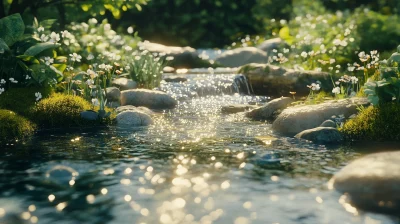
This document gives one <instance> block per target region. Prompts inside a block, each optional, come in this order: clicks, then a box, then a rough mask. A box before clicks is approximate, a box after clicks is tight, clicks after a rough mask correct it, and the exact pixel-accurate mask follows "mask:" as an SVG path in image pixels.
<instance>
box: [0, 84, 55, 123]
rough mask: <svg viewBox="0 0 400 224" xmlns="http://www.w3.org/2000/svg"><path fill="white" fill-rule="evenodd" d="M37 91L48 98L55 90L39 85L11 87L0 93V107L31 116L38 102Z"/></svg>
mask: <svg viewBox="0 0 400 224" xmlns="http://www.w3.org/2000/svg"><path fill="white" fill-rule="evenodd" d="M37 92H40V93H41V94H42V97H43V98H47V97H48V96H49V95H50V94H51V93H52V92H53V90H52V89H51V88H38V87H26V88H10V89H8V90H6V91H5V92H4V93H2V94H1V95H0V109H5V110H11V111H14V112H16V113H17V114H19V115H23V116H29V115H30V110H31V108H32V107H33V106H34V105H35V103H36V97H35V93H37Z"/></svg>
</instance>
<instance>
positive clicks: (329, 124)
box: [320, 120, 337, 128]
mask: <svg viewBox="0 0 400 224" xmlns="http://www.w3.org/2000/svg"><path fill="white" fill-rule="evenodd" d="M320 127H331V128H336V127H337V125H336V123H335V122H334V121H332V120H326V121H324V122H322V124H321V125H320Z"/></svg>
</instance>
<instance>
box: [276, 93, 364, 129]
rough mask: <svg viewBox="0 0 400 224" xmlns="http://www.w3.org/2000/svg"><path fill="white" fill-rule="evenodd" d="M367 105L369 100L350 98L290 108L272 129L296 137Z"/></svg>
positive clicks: (278, 118) (279, 117)
mask: <svg viewBox="0 0 400 224" xmlns="http://www.w3.org/2000/svg"><path fill="white" fill-rule="evenodd" d="M367 105H369V101H368V99H367V98H350V99H342V100H331V101H326V102H324V103H321V104H315V105H299V106H295V107H289V108H286V109H284V110H283V111H282V113H281V114H279V115H278V117H277V118H276V120H275V121H274V122H273V123H272V129H273V130H274V131H276V132H278V133H280V134H283V135H287V136H294V135H296V134H297V133H300V132H302V131H304V130H307V129H312V128H315V127H318V126H319V125H320V124H321V123H322V122H324V121H325V120H328V119H329V118H331V117H332V116H333V115H341V114H343V115H344V116H345V117H348V116H350V115H351V114H354V113H357V112H358V110H357V107H358V106H367Z"/></svg>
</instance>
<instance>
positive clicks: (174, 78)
mask: <svg viewBox="0 0 400 224" xmlns="http://www.w3.org/2000/svg"><path fill="white" fill-rule="evenodd" d="M164 80H165V81H166V82H186V81H187V78H186V77H183V76H177V75H169V76H167V77H165V78H164Z"/></svg>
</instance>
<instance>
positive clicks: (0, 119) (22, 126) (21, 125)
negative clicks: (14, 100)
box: [0, 110, 35, 142]
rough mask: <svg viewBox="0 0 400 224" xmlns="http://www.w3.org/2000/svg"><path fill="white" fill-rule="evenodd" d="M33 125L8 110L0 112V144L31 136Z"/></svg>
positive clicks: (33, 129)
mask: <svg viewBox="0 0 400 224" xmlns="http://www.w3.org/2000/svg"><path fill="white" fill-rule="evenodd" d="M34 131H35V125H34V124H32V122H30V121H29V120H27V119H25V118H23V117H21V116H20V115H18V114H16V113H14V112H12V111H10V110H0V142H7V141H12V140H16V139H23V138H25V137H27V136H29V135H32V134H33V133H34Z"/></svg>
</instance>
